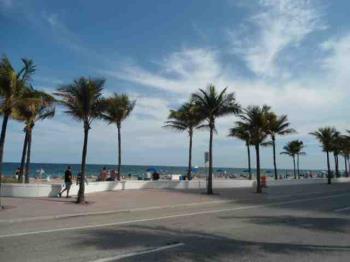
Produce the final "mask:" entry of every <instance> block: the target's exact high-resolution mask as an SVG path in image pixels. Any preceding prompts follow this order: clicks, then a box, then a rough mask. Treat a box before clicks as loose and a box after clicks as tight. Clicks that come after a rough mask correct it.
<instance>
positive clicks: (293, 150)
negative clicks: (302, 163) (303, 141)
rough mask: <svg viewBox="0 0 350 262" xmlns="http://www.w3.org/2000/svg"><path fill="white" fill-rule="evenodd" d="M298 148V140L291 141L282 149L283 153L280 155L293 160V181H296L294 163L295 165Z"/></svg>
mask: <svg viewBox="0 0 350 262" xmlns="http://www.w3.org/2000/svg"><path fill="white" fill-rule="evenodd" d="M298 147H299V142H298V140H293V141H290V142H288V143H287V144H286V145H285V146H284V147H283V150H284V151H283V152H281V154H284V155H288V156H290V157H292V159H293V174H294V179H297V173H296V163H295V158H296V156H297V154H298Z"/></svg>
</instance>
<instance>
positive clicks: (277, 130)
mask: <svg viewBox="0 0 350 262" xmlns="http://www.w3.org/2000/svg"><path fill="white" fill-rule="evenodd" d="M289 126H290V123H289V122H288V118H287V116H286V115H281V116H277V115H276V114H275V113H274V112H271V113H269V114H268V130H269V135H270V137H271V142H272V143H271V144H272V152H273V168H274V174H275V179H276V180H277V179H278V175H277V164H276V136H277V135H280V136H283V135H288V134H291V133H295V130H294V129H293V128H290V127H289Z"/></svg>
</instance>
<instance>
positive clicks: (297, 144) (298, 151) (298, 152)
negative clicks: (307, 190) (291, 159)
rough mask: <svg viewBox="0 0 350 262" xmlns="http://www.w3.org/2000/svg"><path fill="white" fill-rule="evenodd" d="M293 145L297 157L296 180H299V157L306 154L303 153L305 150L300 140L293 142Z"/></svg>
mask: <svg viewBox="0 0 350 262" xmlns="http://www.w3.org/2000/svg"><path fill="white" fill-rule="evenodd" d="M292 142H294V143H295V147H296V156H297V171H298V179H300V165H299V163H300V156H301V155H306V153H305V152H304V151H303V149H304V148H305V146H304V143H303V141H301V140H294V141H292Z"/></svg>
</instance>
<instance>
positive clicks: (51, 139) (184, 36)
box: [0, 0, 350, 168]
mask: <svg viewBox="0 0 350 262" xmlns="http://www.w3.org/2000/svg"><path fill="white" fill-rule="evenodd" d="M348 10H350V2H349V1H346V0H334V1H330V0H314V1H305V0H304V1H303V0H261V1H259V0H256V1H243V0H241V1H240V0H236V1H234V0H222V1H218V0H196V1H188V0H169V1H161V0H148V1H136V0H125V1H122V0H119V1H98V2H96V1H16V0H0V39H1V41H0V53H2V54H6V55H7V56H9V58H10V59H11V60H12V61H13V63H14V64H15V65H16V66H19V59H20V58H21V57H27V58H32V59H33V60H34V62H35V63H36V64H37V66H38V70H37V72H36V74H35V76H34V77H33V85H34V86H35V87H37V88H39V89H43V90H46V91H48V92H52V91H54V90H55V88H57V87H58V86H59V85H61V84H64V83H69V82H71V81H72V80H73V79H74V78H77V77H79V76H92V77H104V78H106V80H107V82H106V90H105V95H106V96H107V95H109V94H111V93H112V92H119V93H121V92H123V93H128V94H130V96H132V97H133V98H135V99H136V100H137V105H136V108H135V111H134V112H133V114H132V116H131V117H130V118H129V119H128V120H126V121H125V123H124V126H123V151H124V155H123V161H124V163H126V164H141V165H142V164H145V165H147V164H163V165H184V164H185V163H186V160H187V136H186V134H185V133H183V134H181V133H174V132H171V131H169V130H165V129H163V128H162V125H163V123H164V121H165V120H166V117H167V115H168V111H169V109H172V108H176V107H177V106H178V105H179V104H181V103H182V102H184V101H186V100H187V99H188V97H189V96H190V94H191V93H192V92H194V91H196V90H197V89H198V88H205V87H206V86H207V85H208V84H209V83H213V84H215V85H216V86H217V87H218V88H220V89H221V88H224V87H226V86H228V87H229V90H230V91H233V92H235V93H236V96H237V99H238V101H239V102H240V103H241V104H242V105H243V106H247V105H250V104H259V105H262V104H265V103H266V104H268V105H270V106H272V108H273V109H274V110H275V111H276V112H277V113H279V114H288V117H289V120H290V122H291V123H292V126H293V127H294V128H295V129H297V131H298V133H297V134H295V135H290V136H288V137H280V138H278V151H279V152H280V151H281V148H282V146H283V145H284V144H285V143H286V142H287V141H288V140H291V139H302V140H303V141H304V142H305V144H306V149H305V151H306V153H307V156H305V157H303V159H302V166H303V167H305V168H324V166H325V165H324V163H325V157H324V154H323V153H322V152H321V151H320V148H319V145H318V144H317V142H316V141H315V140H314V139H313V138H312V137H311V136H310V135H308V133H309V132H310V131H313V130H315V129H316V128H318V127H320V126H324V125H334V126H336V127H338V128H339V130H341V131H344V130H345V129H349V128H350V127H349V125H348V122H347V121H346V119H347V117H348V116H347V112H348V111H349V103H348V97H349V87H348V83H349V82H350V74H349V64H350V21H349V20H348ZM235 120H236V119H235V117H225V118H222V119H219V120H218V123H217V127H218V134H217V135H216V137H215V145H214V154H215V155H214V156H215V158H214V163H215V165H216V166H227V167H232V166H234V167H244V166H245V165H246V151H245V147H244V144H243V143H242V142H240V141H237V140H234V139H230V138H227V130H228V128H229V127H230V126H232V124H233V122H234V121H235ZM22 128H23V124H22V123H16V122H14V121H11V122H10V123H9V130H8V137H7V141H6V148H5V161H19V159H20V152H21V147H22V142H23V132H22ZM33 135H34V137H33V149H32V150H33V153H32V159H33V161H34V162H69V163H79V161H80V158H81V148H82V125H81V123H79V122H75V121H74V120H72V119H71V118H70V117H69V116H66V115H65V114H64V113H63V110H62V109H61V108H58V109H57V114H56V117H55V118H54V119H52V120H46V121H43V122H42V123H39V124H38V125H37V126H36V127H35V130H34V134H33ZM207 145H208V133H207V132H206V131H198V132H197V133H196V134H195V139H194V164H195V165H201V164H202V163H203V152H204V151H206V150H207ZM116 148H117V144H116V128H115V126H108V125H107V124H106V123H104V122H101V121H96V122H94V123H93V129H92V130H91V135H90V141H89V148H88V151H89V153H88V162H90V163H105V164H107V163H115V162H116V157H117V156H116ZM278 163H279V166H280V167H281V168H290V167H291V160H290V159H288V158H287V157H286V156H278ZM262 166H263V167H271V166H272V156H271V148H266V149H263V152H262Z"/></svg>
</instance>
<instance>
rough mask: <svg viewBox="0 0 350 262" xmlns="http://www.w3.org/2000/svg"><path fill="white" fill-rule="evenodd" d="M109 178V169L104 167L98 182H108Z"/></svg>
mask: <svg viewBox="0 0 350 262" xmlns="http://www.w3.org/2000/svg"><path fill="white" fill-rule="evenodd" d="M107 176H108V172H107V169H106V167H103V168H102V170H101V172H100V175H99V176H98V178H97V181H106V179H107Z"/></svg>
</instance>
